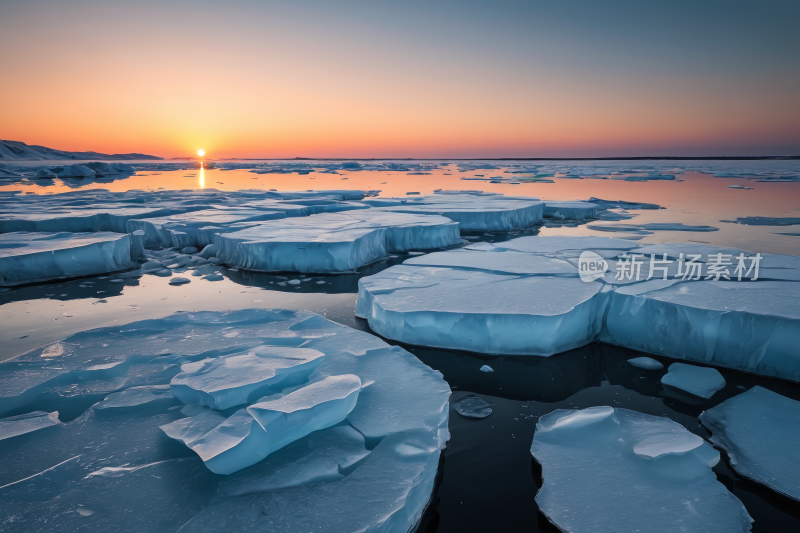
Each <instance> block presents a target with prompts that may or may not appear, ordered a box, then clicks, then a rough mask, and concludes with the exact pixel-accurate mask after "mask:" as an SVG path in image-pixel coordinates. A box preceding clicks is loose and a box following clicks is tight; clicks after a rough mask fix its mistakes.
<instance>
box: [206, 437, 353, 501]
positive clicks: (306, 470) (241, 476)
mask: <svg viewBox="0 0 800 533" xmlns="http://www.w3.org/2000/svg"><path fill="white" fill-rule="evenodd" d="M367 455H369V450H367V449H366V448H365V441H364V436H363V435H362V434H361V433H359V432H358V431H356V430H355V429H353V427H352V426H335V427H331V428H327V429H322V430H319V431H314V432H313V433H311V434H309V435H308V436H306V437H302V438H299V439H297V440H296V441H294V442H292V443H291V444H289V445H288V446H286V447H284V448H281V449H280V450H278V451H276V452H274V453H272V454H271V455H270V456H269V457H267V458H266V459H264V460H263V461H261V462H259V463H257V464H256V465H253V466H252V467H251V468H248V469H246V470H244V471H239V472H236V473H234V474H231V475H230V476H228V477H227V478H225V479H224V480H223V481H222V482H221V483H220V485H219V488H218V489H217V498H230V497H232V496H242V495H245V494H250V493H254V492H262V491H267V490H276V489H283V488H288V487H297V486H299V485H306V484H309V483H330V482H334V481H340V480H342V479H344V477H345V475H344V474H343V473H342V472H347V471H348V470H350V469H352V468H353V467H354V466H355V465H356V464H357V463H358V462H359V461H361V460H362V459H364V458H365V457H366V456H367Z"/></svg>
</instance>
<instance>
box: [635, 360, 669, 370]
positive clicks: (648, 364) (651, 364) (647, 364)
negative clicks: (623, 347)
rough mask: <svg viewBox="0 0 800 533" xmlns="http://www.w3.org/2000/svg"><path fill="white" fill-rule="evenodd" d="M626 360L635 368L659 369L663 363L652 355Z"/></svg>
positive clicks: (662, 366)
mask: <svg viewBox="0 0 800 533" xmlns="http://www.w3.org/2000/svg"><path fill="white" fill-rule="evenodd" d="M628 362H629V363H630V364H632V365H633V366H635V367H636V368H643V369H644V370H661V369H662V368H664V365H662V364H661V363H659V362H658V361H656V360H655V359H653V358H652V357H634V358H633V359H628Z"/></svg>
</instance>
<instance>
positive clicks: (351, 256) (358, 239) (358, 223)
mask: <svg viewBox="0 0 800 533" xmlns="http://www.w3.org/2000/svg"><path fill="white" fill-rule="evenodd" d="M460 241H461V239H460V236H459V231H458V224H455V223H453V222H452V221H451V220H450V219H448V218H445V217H442V216H436V215H414V214H407V213H389V212H385V211H381V210H376V209H370V210H366V211H355V212H348V213H326V214H321V215H314V216H310V217H306V218H289V219H283V220H276V221H269V222H264V223H261V224H258V225H255V226H252V227H250V228H247V229H243V230H241V231H237V232H232V233H222V234H216V235H215V236H214V244H216V246H217V250H218V251H217V257H219V258H220V259H221V260H222V261H223V262H224V263H225V264H227V265H230V266H236V267H240V268H244V269H247V270H258V271H267V272H269V271H294V272H345V271H352V270H355V269H356V268H359V267H361V266H363V265H366V264H369V263H372V262H374V261H377V260H378V259H382V258H384V257H386V256H387V255H388V254H389V253H390V252H402V251H408V250H420V249H423V250H424V249H431V248H442V247H447V246H452V245H454V244H457V243H459V242H460Z"/></svg>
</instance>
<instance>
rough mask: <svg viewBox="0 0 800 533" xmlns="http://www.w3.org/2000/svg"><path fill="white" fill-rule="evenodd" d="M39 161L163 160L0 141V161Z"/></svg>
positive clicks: (143, 155)
mask: <svg viewBox="0 0 800 533" xmlns="http://www.w3.org/2000/svg"><path fill="white" fill-rule="evenodd" d="M39 159H58V160H62V159H81V160H84V159H92V160H95V161H96V160H123V159H125V160H127V159H163V158H162V157H156V156H154V155H147V154H100V153H97V152H65V151H63V150H54V149H52V148H46V147H44V146H33V145H28V144H25V143H24V142H19V141H0V161H33V160H39Z"/></svg>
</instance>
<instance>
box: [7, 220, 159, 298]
mask: <svg viewBox="0 0 800 533" xmlns="http://www.w3.org/2000/svg"><path fill="white" fill-rule="evenodd" d="M143 258H144V249H143V248H142V238H141V235H138V234H136V235H133V234H132V235H127V234H123V233H110V232H99V233H68V232H63V233H27V232H13V233H4V234H0V286H11V285H20V284H24V283H35V282H41V281H47V280H52V279H62V278H70V277H77V276H89V275H93V274H104V273H108V272H116V271H119V270H126V269H131V268H135V267H138V266H139V263H138V261H140V260H142V259H143Z"/></svg>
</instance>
